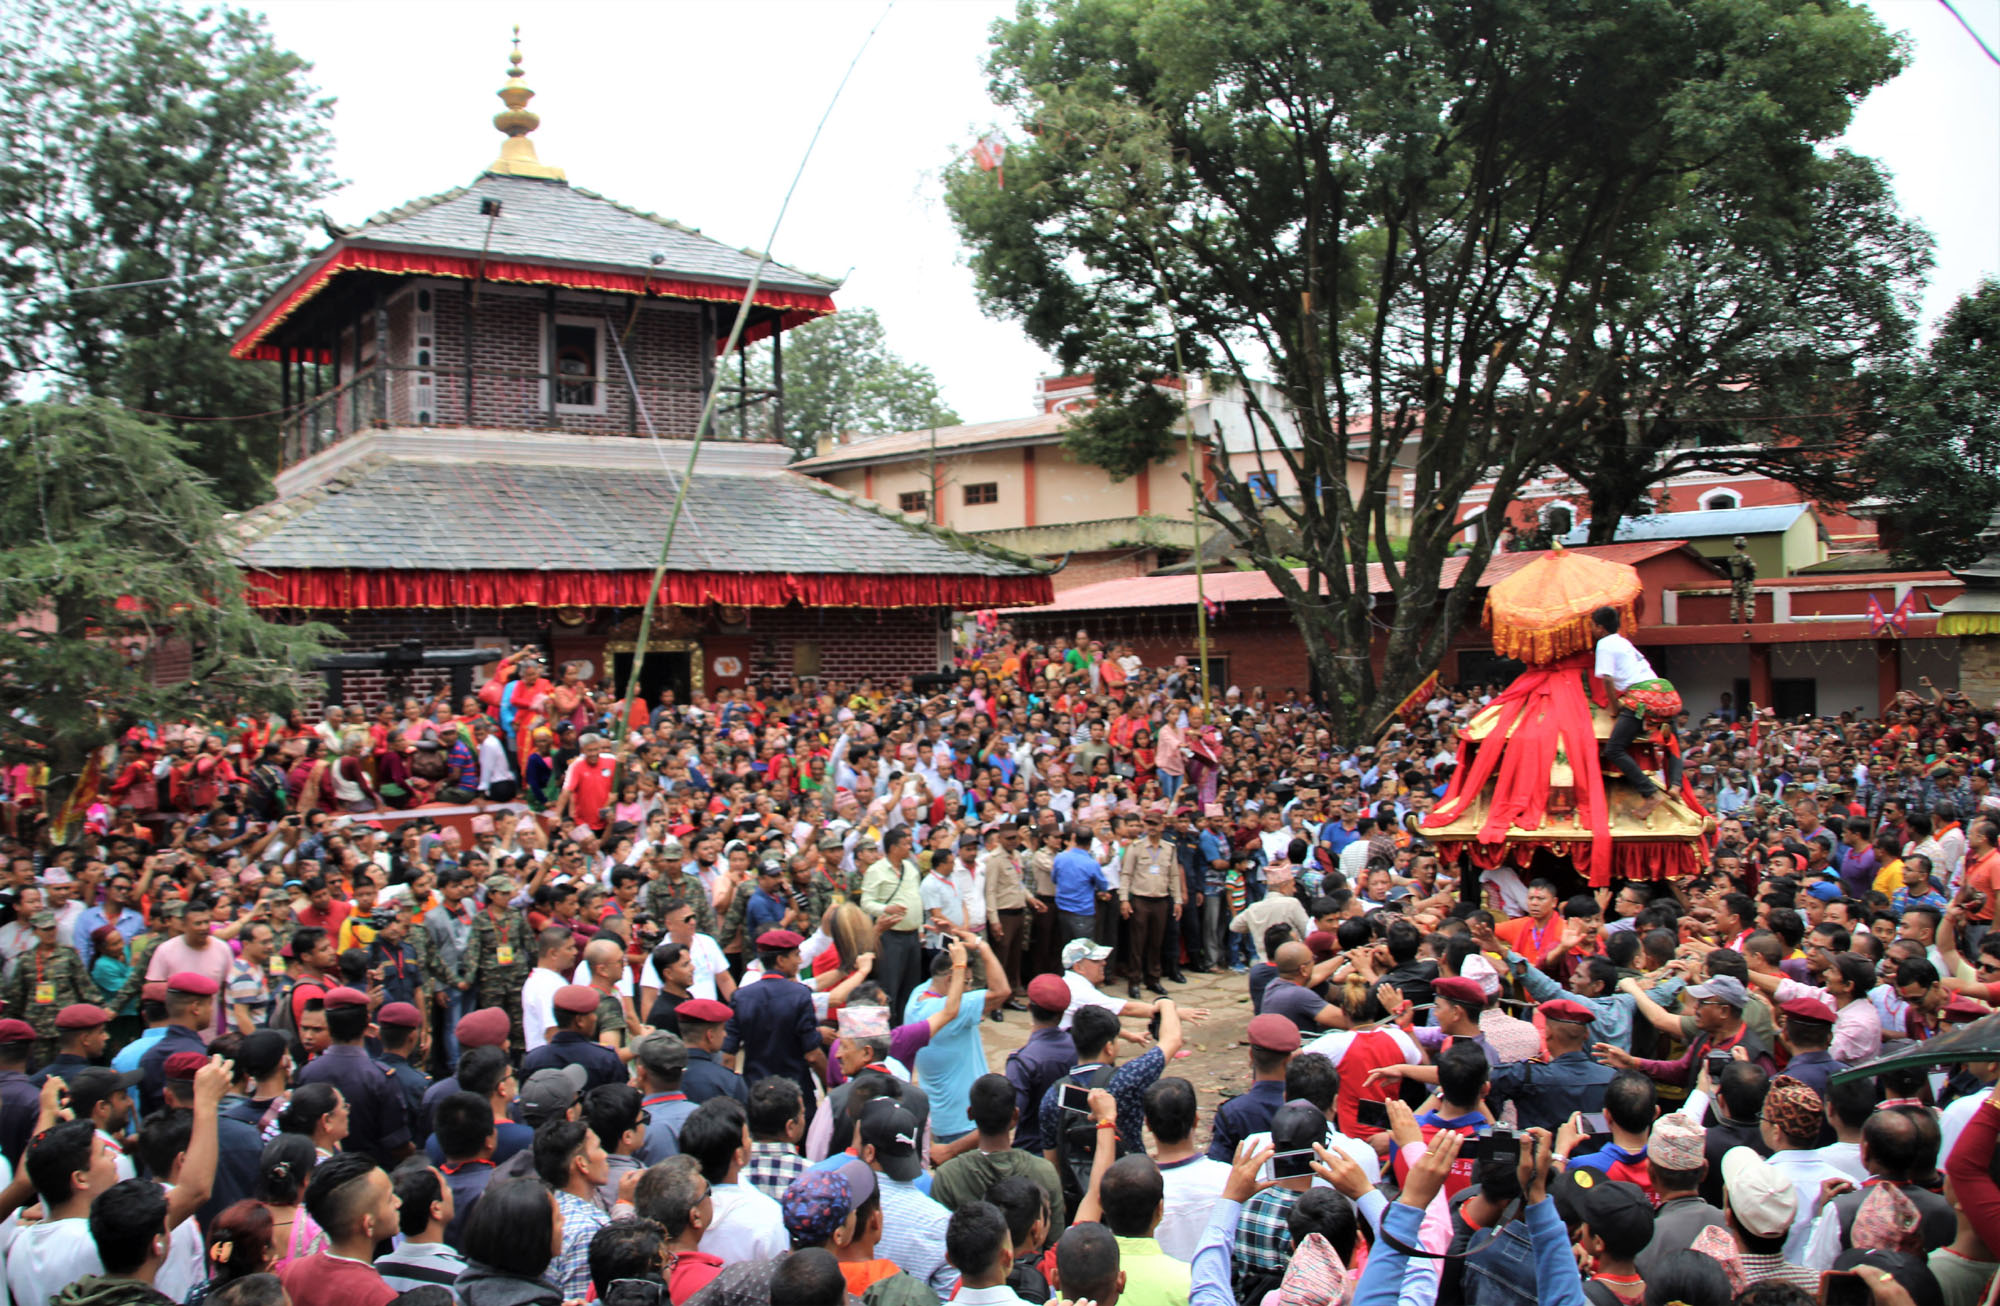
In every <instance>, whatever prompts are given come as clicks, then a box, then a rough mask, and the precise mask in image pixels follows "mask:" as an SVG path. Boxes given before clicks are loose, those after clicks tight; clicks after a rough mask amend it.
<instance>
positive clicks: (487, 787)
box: [479, 730, 514, 794]
mask: <svg viewBox="0 0 2000 1306" xmlns="http://www.w3.org/2000/svg"><path fill="white" fill-rule="evenodd" d="M484 734H485V736H486V737H485V738H484V739H481V740H480V741H479V792H480V793H482V794H490V793H491V792H492V789H493V786H494V785H496V784H499V783H500V782H501V781H503V780H512V779H513V778H514V761H513V759H512V758H510V757H508V756H507V746H506V745H505V744H503V743H501V742H500V732H499V731H497V730H487V731H485V732H484Z"/></svg>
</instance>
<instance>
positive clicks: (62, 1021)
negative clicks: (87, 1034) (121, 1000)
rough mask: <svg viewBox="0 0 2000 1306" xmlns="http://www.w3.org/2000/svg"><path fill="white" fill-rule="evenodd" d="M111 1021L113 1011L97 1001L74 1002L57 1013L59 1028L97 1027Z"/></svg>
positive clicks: (57, 1025) (57, 1026)
mask: <svg viewBox="0 0 2000 1306" xmlns="http://www.w3.org/2000/svg"><path fill="white" fill-rule="evenodd" d="M110 1023H111V1013H110V1012H108V1011H106V1010H105V1009H104V1008H102V1007H100V1006H98V1005H97V1004H96V1003H95V1002H72V1003H70V1004H69V1005H68V1006H67V1007H64V1008H63V1009H62V1010H61V1011H58V1012H57V1013H56V1028H57V1029H96V1028H97V1027H98V1026H99V1025H109V1024H110Z"/></svg>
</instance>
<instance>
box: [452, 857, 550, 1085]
mask: <svg viewBox="0 0 2000 1306" xmlns="http://www.w3.org/2000/svg"><path fill="white" fill-rule="evenodd" d="M513 897H514V881H513V879H512V878H511V877H510V876H506V875H491V876H488V877H487V879H486V905H485V906H484V907H482V908H481V909H480V911H479V913H478V914H477V915H476V916H474V917H473V918H472V943H471V945H470V946H469V947H468V948H467V950H466V960H465V969H466V971H467V972H468V973H469V974H470V975H471V976H472V985H473V988H474V989H475V990H476V991H477V992H478V994H479V1006H481V1007H499V1008H501V1009H502V1010H504V1011H505V1012H506V1013H507V1019H508V1022H509V1023H510V1025H511V1026H512V1030H513V1039H514V1046H515V1047H517V1048H524V1047H526V1046H527V1045H528V1042H527V1038H526V1037H525V1036H524V1035H523V1034H522V1032H521V984H522V982H523V981H524V980H526V979H527V978H528V971H529V970H530V969H532V968H533V967H534V964H535V958H536V956H537V952H536V949H535V942H534V939H533V938H532V937H531V936H530V934H529V931H528V918H527V916H526V915H524V914H523V913H521V912H518V911H515V910H514V909H513V907H512V905H511V903H512V900H513Z"/></svg>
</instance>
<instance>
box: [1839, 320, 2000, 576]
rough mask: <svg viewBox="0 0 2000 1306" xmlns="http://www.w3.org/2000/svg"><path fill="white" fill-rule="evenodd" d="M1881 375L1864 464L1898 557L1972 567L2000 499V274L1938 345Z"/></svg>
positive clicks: (1948, 325) (1920, 563)
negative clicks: (1875, 427) (1876, 427)
mask: <svg viewBox="0 0 2000 1306" xmlns="http://www.w3.org/2000/svg"><path fill="white" fill-rule="evenodd" d="M1878 379H1879V381H1880V385H1879V394H1880V396H1881V401H1882V402H1881V406H1880V408H1879V410H1878V412H1879V417H1878V420H1879V423H1880V429H1881V431H1882V434H1881V435H1880V436H1879V437H1878V438H1877V439H1876V440H1874V441H1872V442H1871V443H1870V444H1869V446H1868V448H1867V450H1866V451H1865V452H1864V453H1863V454H1862V456H1861V465H1862V468H1863V472H1864V475H1865V476H1866V477H1867V478H1868V480H1869V481H1870V483H1871V484H1872V485H1873V486H1874V489H1875V499H1876V503H1875V507H1876V509H1877V511H1879V512H1880V514H1881V517H1882V522H1883V525H1884V526H1886V527H1888V530H1887V531H1886V532H1885V533H1886V534H1887V535H1888V536H1889V537H1890V538H1891V539H1892V540H1893V541H1894V542H1895V545H1894V552H1895V555H1896V559H1897V561H1898V562H1900V563H1902V564H1904V565H1906V566H1913V567H1926V568H1931V567H1955V566H1963V565H1964V564H1966V563H1969V562H1971V561H1973V560H1974V559H1976V558H1978V557H1979V556H1980V554H1981V553H1982V552H1983V551H1984V546H1983V545H1982V544H1981V543H1980V542H1979V540H1978V539H1977V538H1975V537H1976V536H1978V534H1979V533H1980V532H1981V531H1982V530H1984V529H1985V527H1986V523H1987V522H1988V520H1989V519H1990V518H1991V517H1992V515H1993V510H1994V509H1995V508H1996V507H2000V281H1994V280H1987V281H1984V282H1981V283H1980V285H1979V287H1978V288H1977V289H1976V290H1973V291H1971V292H1969V293H1967V294H1965V295H1961V296H1960V297H1959V300H1958V302H1957V303H1956V304H1954V305H1953V306H1952V309H1951V311H1950V312H1949V313H1947V314H1946V315H1945V319H1944V321H1943V323H1942V324H1941V325H1940V327H1939V330H1938V334H1937V337H1936V339H1934V340H1932V341H1931V344H1930V348H1929V349H1928V350H1927V351H1926V352H1925V353H1924V354H1923V355H1922V356H1921V357H1920V358H1918V359H1917V360H1916V362H1915V363H1914V364H1913V365H1911V366H1909V367H1908V368H1905V369H1892V370H1887V371H1885V372H1884V373H1883V374H1882V375H1881V376H1880V377H1879V378H1878Z"/></svg>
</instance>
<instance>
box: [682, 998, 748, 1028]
mask: <svg viewBox="0 0 2000 1306" xmlns="http://www.w3.org/2000/svg"><path fill="white" fill-rule="evenodd" d="M735 1014H736V1013H735V1012H733V1011H731V1010H730V1009H729V1005H728V1004H727V1003H723V1002H717V1001H715V1000H714V999H713V998H696V999H695V1000H694V1001H692V1002H683V1003H681V1005H680V1006H678V1007H675V1008H674V1019H676V1020H678V1021H680V1022H681V1023H682V1024H686V1023H687V1022H688V1021H690V1020H691V1021H693V1022H695V1023H696V1024H697V1025H722V1024H726V1023H728V1020H729V1018H730V1017H731V1016H733V1015H735Z"/></svg>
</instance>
